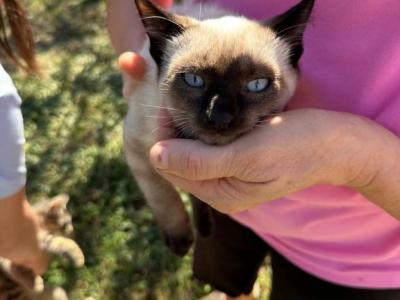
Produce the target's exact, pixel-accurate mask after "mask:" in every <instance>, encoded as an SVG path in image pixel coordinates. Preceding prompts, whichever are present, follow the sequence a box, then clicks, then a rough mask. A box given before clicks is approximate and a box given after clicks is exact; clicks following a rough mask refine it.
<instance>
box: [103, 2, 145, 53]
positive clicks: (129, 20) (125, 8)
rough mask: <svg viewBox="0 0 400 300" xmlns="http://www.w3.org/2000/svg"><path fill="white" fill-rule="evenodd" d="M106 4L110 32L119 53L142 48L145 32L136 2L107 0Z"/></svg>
mask: <svg viewBox="0 0 400 300" xmlns="http://www.w3.org/2000/svg"><path fill="white" fill-rule="evenodd" d="M106 6H107V28H108V33H109V35H110V39H111V42H112V44H113V46H114V48H115V50H116V52H117V54H118V55H119V54H121V53H123V52H125V51H135V52H137V51H138V50H140V48H141V47H142V43H143V40H144V37H145V32H144V29H143V25H142V23H141V21H140V17H139V15H138V12H137V10H136V7H135V2H134V1H131V0H106Z"/></svg>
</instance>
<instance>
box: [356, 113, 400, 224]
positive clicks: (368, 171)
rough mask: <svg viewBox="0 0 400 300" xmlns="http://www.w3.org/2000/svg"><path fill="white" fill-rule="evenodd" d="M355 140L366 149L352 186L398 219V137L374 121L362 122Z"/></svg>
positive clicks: (359, 160) (399, 197)
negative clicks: (357, 139) (361, 129)
mask: <svg viewBox="0 0 400 300" xmlns="http://www.w3.org/2000/svg"><path fill="white" fill-rule="evenodd" d="M361 122H363V125H364V130H363V131H364V133H363V134H360V135H359V136H358V137H359V138H361V139H362V140H361V141H360V142H361V143H362V144H363V147H364V149H365V151H363V152H364V154H363V155H360V157H361V159H358V158H355V160H356V161H358V168H356V169H358V172H357V174H356V176H355V177H354V180H353V181H352V182H351V186H352V187H354V188H355V189H356V190H358V191H359V192H360V193H361V194H363V195H364V196H365V197H366V198H367V199H369V200H370V201H371V202H373V203H375V204H376V205H378V206H379V207H381V208H383V209H384V210H385V211H387V212H388V213H390V214H391V215H393V216H394V217H395V218H397V219H398V220H400V138H399V137H398V136H396V135H394V134H393V133H391V132H390V131H389V130H387V129H385V128H383V127H381V126H380V125H377V124H375V123H373V122H368V121H367V122H366V121H365V120H362V121H361Z"/></svg>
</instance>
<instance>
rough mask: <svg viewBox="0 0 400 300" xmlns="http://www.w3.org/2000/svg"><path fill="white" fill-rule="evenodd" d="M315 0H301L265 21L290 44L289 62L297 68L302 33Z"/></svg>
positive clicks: (301, 48) (300, 52) (301, 44)
mask: <svg viewBox="0 0 400 300" xmlns="http://www.w3.org/2000/svg"><path fill="white" fill-rule="evenodd" d="M314 2H315V0H302V1H301V2H300V3H299V4H297V5H296V6H294V7H292V8H291V9H289V10H288V11H287V12H285V13H283V14H281V15H278V16H276V17H275V18H273V19H272V20H269V21H268V22H267V24H266V25H267V26H269V27H270V28H272V29H273V30H274V31H275V33H276V34H277V35H278V37H280V38H282V39H284V40H286V41H287V42H288V44H289V45H290V52H291V53H290V54H291V56H290V62H291V63H292V65H293V66H294V67H296V68H297V65H298V62H299V60H300V57H301V55H302V54H303V34H304V31H305V29H306V27H307V24H308V21H309V19H310V16H311V12H312V10H313V7H314Z"/></svg>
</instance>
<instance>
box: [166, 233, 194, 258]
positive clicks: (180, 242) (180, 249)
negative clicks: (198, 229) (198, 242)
mask: <svg viewBox="0 0 400 300" xmlns="http://www.w3.org/2000/svg"><path fill="white" fill-rule="evenodd" d="M163 237H164V241H165V244H166V245H167V247H168V248H169V249H170V250H171V251H172V252H173V253H174V254H175V255H177V256H180V257H183V256H185V254H186V253H187V252H188V251H189V249H190V246H191V245H192V244H193V240H194V238H193V232H192V230H191V228H190V227H189V226H188V227H187V230H186V231H185V232H184V233H180V234H176V233H172V232H169V233H168V232H166V231H163Z"/></svg>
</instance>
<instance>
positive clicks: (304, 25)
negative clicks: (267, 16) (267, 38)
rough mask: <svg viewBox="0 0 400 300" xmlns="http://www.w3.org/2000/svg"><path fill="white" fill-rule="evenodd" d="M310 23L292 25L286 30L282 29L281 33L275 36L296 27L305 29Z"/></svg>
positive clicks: (278, 33)
mask: <svg viewBox="0 0 400 300" xmlns="http://www.w3.org/2000/svg"><path fill="white" fill-rule="evenodd" d="M309 24H310V23H301V24H296V25H293V26H289V27H287V28H285V29H282V30H281V31H278V32H277V34H276V35H278V36H279V35H281V34H282V33H284V32H285V31H289V30H292V29H295V28H297V27H304V28H305V27H306V26H307V25H309Z"/></svg>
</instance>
